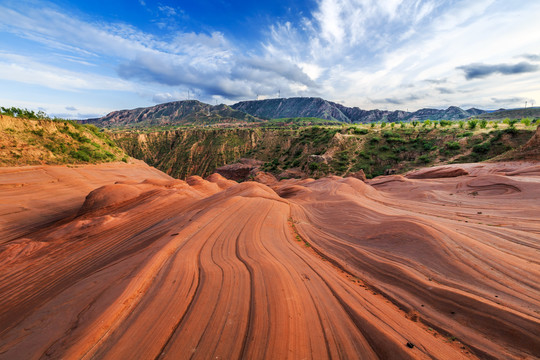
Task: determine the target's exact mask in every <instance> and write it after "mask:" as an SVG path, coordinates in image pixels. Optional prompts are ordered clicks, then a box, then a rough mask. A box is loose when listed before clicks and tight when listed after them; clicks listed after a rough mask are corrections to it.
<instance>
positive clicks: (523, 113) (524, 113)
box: [478, 107, 540, 120]
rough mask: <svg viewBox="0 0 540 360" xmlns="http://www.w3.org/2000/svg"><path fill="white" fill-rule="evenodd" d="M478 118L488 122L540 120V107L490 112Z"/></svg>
mask: <svg viewBox="0 0 540 360" xmlns="http://www.w3.org/2000/svg"><path fill="white" fill-rule="evenodd" d="M478 118H481V119H486V120H502V119H506V118H509V119H523V118H531V119H540V107H530V108H522V109H511V110H505V109H500V110H497V111H493V112H489V113H483V114H481V115H479V116H478Z"/></svg>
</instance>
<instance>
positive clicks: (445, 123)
mask: <svg viewBox="0 0 540 360" xmlns="http://www.w3.org/2000/svg"><path fill="white" fill-rule="evenodd" d="M439 125H441V127H445V126H451V125H452V122H451V121H450V120H440V121H439Z"/></svg>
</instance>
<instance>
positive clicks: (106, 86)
mask: <svg viewBox="0 0 540 360" xmlns="http://www.w3.org/2000/svg"><path fill="white" fill-rule="evenodd" d="M0 79H2V80H7V81H17V82H22V83H26V84H35V85H41V86H44V87H47V88H51V89H57V90H68V91H82V90H118V91H128V90H131V89H133V88H134V84H132V83H130V82H128V81H125V80H120V79H118V78H116V77H108V76H102V75H96V74H93V73H81V72H74V71H69V70H65V69H62V68H59V67H56V66H50V65H45V64H41V63H39V62H36V61H35V60H33V59H32V58H30V57H25V56H21V55H16V54H9V53H5V52H0Z"/></svg>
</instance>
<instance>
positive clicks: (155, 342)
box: [0, 163, 540, 359]
mask: <svg viewBox="0 0 540 360" xmlns="http://www.w3.org/2000/svg"><path fill="white" fill-rule="evenodd" d="M450 167H452V166H450ZM455 169H461V170H462V171H463V172H467V173H468V175H462V176H457V177H438V178H433V176H431V177H430V178H420V179H411V178H407V177H404V176H399V175H392V176H386V177H379V178H376V179H374V180H370V181H368V183H364V182H363V181H361V180H358V179H356V178H354V177H349V178H345V179H343V178H341V177H327V178H323V179H319V180H313V179H304V180H297V179H289V180H282V181H280V182H269V184H270V187H269V186H267V185H264V184H261V183H257V182H244V183H240V184H237V183H235V182H234V181H231V180H226V179H225V178H223V177H222V176H220V175H217V174H215V175H212V176H211V177H209V178H208V179H207V180H204V179H202V178H200V177H196V176H194V177H190V178H188V179H187V180H186V181H181V180H174V179H172V178H170V177H168V176H167V175H164V174H162V173H160V172H158V171H156V170H155V169H153V168H150V167H148V166H146V165H143V164H106V165H95V166H84V167H78V168H68V167H59V166H58V167H51V166H38V167H25V168H3V169H0V201H1V206H2V208H1V209H2V212H1V214H0V233H1V234H2V240H1V242H0V264H1V265H0V294H2V296H0V324H1V327H0V359H34V358H65V359H81V358H110V359H133V358H138V359H157V358H170V359H184V358H204V359H208V358H222V359H237V358H247V359H262V358H265V359H285V358H288V359H301V358H313V359H322V358H346V359H352V358H362V359H371V358H374V359H375V358H384V359H430V358H431V359H463V358H477V357H479V358H516V359H518V358H534V357H535V356H537V355H538V354H540V336H539V333H538V329H539V328H540V288H539V285H538V284H539V283H540V281H539V280H540V266H539V265H540V264H539V258H540V257H539V248H540V222H539V221H538V213H539V210H540V203H539V202H538V199H539V198H540V177H539V176H540V170H539V169H540V164H539V163H496V164H460V165H459V166H456V167H455ZM461 170H456V171H458V172H462V171H461ZM442 173H443V174H446V173H452V171H449V170H448V169H446V170H444V171H442ZM85 196H86V197H85Z"/></svg>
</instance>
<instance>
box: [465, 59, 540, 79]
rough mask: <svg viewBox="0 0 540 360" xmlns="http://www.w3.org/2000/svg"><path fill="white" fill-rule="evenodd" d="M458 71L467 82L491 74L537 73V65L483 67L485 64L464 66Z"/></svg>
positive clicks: (521, 63)
mask: <svg viewBox="0 0 540 360" xmlns="http://www.w3.org/2000/svg"><path fill="white" fill-rule="evenodd" d="M458 69H460V70H463V71H464V72H465V78H466V79H467V80H472V79H480V78H485V77H488V76H490V75H493V74H497V73H498V74H502V75H514V74H523V73H530V72H535V71H538V69H539V67H538V65H534V64H530V63H528V62H525V61H522V62H520V63H518V64H497V65H485V64H471V65H465V66H458Z"/></svg>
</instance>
